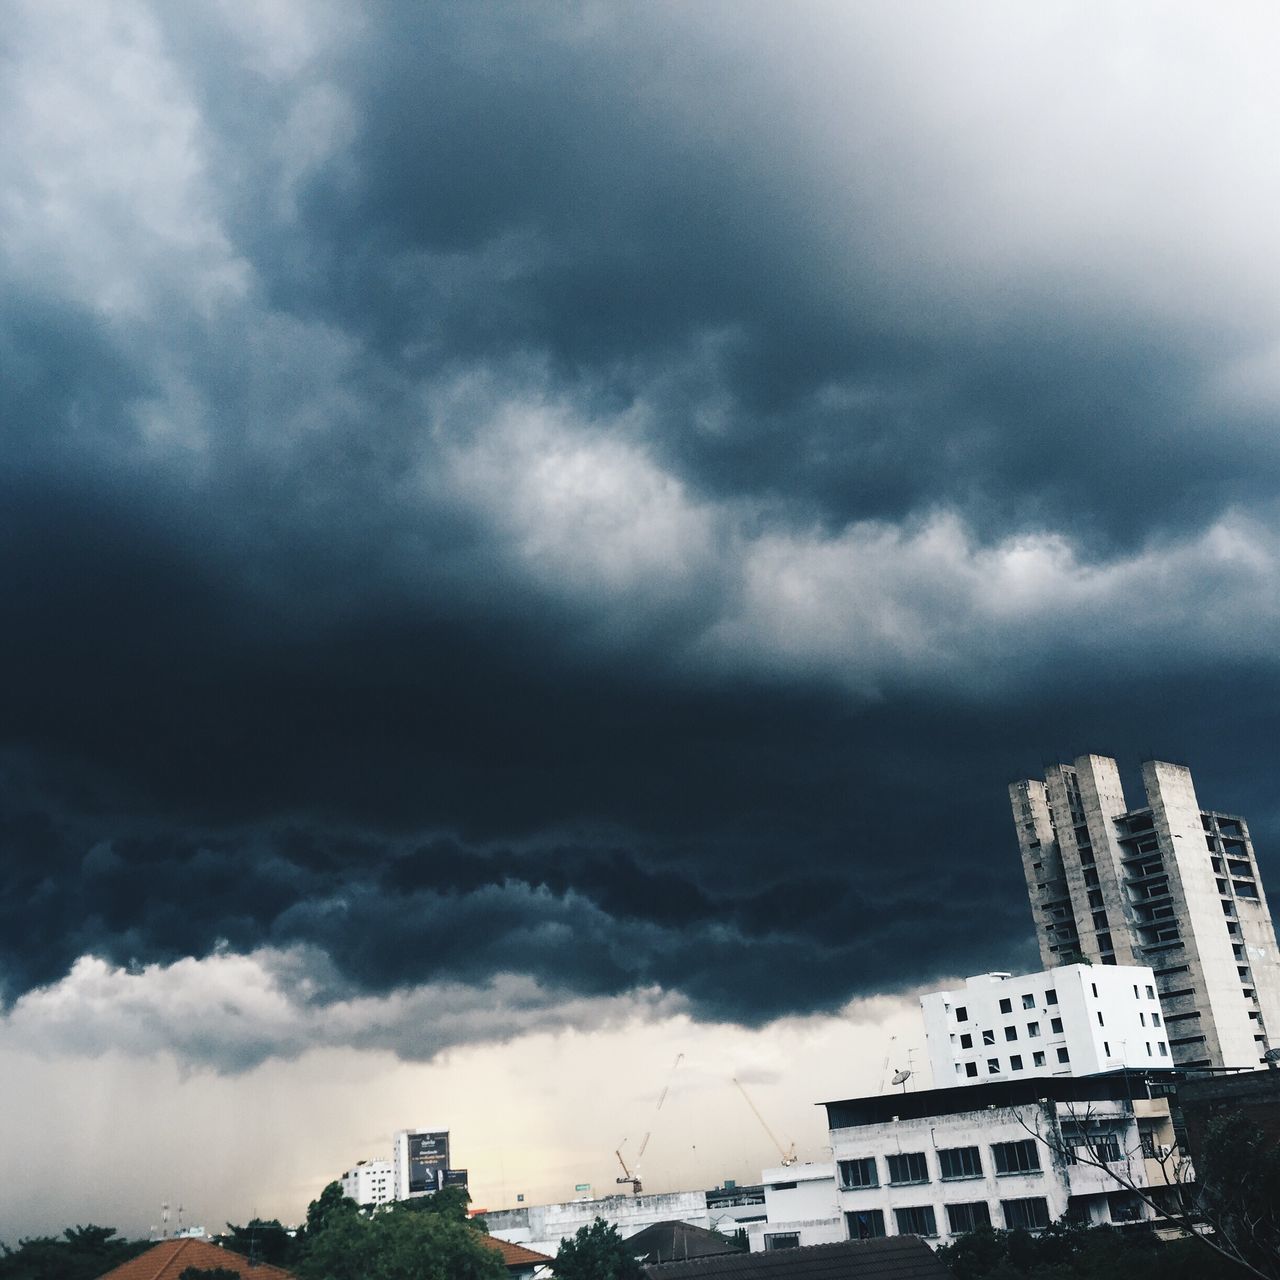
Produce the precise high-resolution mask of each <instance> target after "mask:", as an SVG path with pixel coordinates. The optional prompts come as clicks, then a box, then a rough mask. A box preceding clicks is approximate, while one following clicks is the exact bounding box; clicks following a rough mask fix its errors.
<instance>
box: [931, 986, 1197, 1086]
mask: <svg viewBox="0 0 1280 1280" xmlns="http://www.w3.org/2000/svg"><path fill="white" fill-rule="evenodd" d="M920 1009H921V1012H922V1013H923V1015H924V1028H925V1045H926V1048H927V1051H928V1054H929V1065H930V1067H931V1068H932V1070H933V1083H934V1085H935V1086H936V1087H938V1088H946V1087H947V1086H949V1085H953V1084H976V1083H978V1082H979V1081H991V1080H1011V1079H1016V1078H1018V1077H1019V1076H1033V1075H1037V1076H1038V1075H1077V1076H1081V1075H1092V1074H1094V1073H1096V1072H1100V1071H1114V1070H1116V1069H1117V1068H1120V1067H1132V1068H1136V1069H1139V1070H1146V1069H1148V1068H1155V1067H1170V1066H1172V1065H1173V1059H1172V1057H1171V1056H1170V1049H1169V1039H1168V1032H1167V1031H1166V1030H1165V1027H1164V1020H1163V1017H1162V1015H1161V1009H1160V999H1159V993H1158V991H1157V990H1156V979H1155V974H1154V973H1153V972H1152V971H1151V969H1149V968H1147V967H1145V966H1142V965H1087V964H1070V965H1063V966H1062V967H1061V968H1056V969H1049V970H1045V971H1044V972H1041V973H1030V974H1023V975H1021V976H1019V977H1013V976H1012V975H1011V974H1008V973H982V974H978V975H977V976H976V977H972V978H968V979H966V980H965V984H964V986H963V987H962V988H958V989H956V990H953V991H931V992H929V993H928V994H927V995H924V996H922V997H921V998H920Z"/></svg>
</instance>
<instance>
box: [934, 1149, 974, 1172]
mask: <svg viewBox="0 0 1280 1280" xmlns="http://www.w3.org/2000/svg"><path fill="white" fill-rule="evenodd" d="M938 1169H939V1170H940V1172H941V1174H942V1177H943V1179H944V1180H946V1179H949V1178H980V1177H982V1155H981V1153H980V1152H979V1151H978V1148H977V1147H943V1148H942V1149H941V1150H940V1151H939V1152H938Z"/></svg>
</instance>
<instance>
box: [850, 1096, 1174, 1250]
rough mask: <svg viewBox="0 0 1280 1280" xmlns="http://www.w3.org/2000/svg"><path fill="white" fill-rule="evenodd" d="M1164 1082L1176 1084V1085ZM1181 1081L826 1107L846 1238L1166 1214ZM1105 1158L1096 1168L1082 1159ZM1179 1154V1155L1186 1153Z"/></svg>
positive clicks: (936, 1238)
mask: <svg viewBox="0 0 1280 1280" xmlns="http://www.w3.org/2000/svg"><path fill="white" fill-rule="evenodd" d="M1162 1074H1163V1076H1164V1078H1162ZM1167 1074H1168V1073H1160V1072H1143V1073H1137V1072H1131V1071H1130V1072H1117V1073H1114V1074H1111V1075H1099V1076H1089V1077H1083V1078H1077V1077H1042V1078H1040V1079H1029V1080H1009V1081H1003V1082H1000V1083H993V1084H978V1085H969V1086H960V1087H954V1088H948V1089H929V1090H923V1091H921V1092H918V1093H907V1094H888V1095H882V1096H880V1097H874V1098H854V1099H849V1100H846V1101H843V1102H828V1103H826V1104H825V1105H826V1108H827V1117H828V1124H829V1125H830V1128H831V1146H832V1149H833V1151H834V1154H835V1163H836V1172H837V1195H838V1203H839V1210H840V1214H841V1216H842V1218H843V1227H844V1232H845V1235H847V1236H848V1237H849V1238H855V1239H856V1238H864V1239H866V1238H872V1237H876V1236H883V1235H917V1236H922V1237H924V1238H925V1239H926V1240H928V1241H930V1242H931V1243H935V1244H946V1243H949V1242H950V1241H951V1240H953V1239H954V1238H955V1237H956V1236H959V1235H962V1234H964V1233H965V1232H968V1231H972V1230H974V1229H975V1228H977V1227H982V1226H987V1225H990V1226H993V1227H1003V1228H1016V1227H1023V1228H1026V1229H1028V1230H1032V1231H1034V1230H1038V1229H1039V1228H1041V1227H1044V1226H1047V1225H1048V1224H1049V1223H1050V1222H1054V1221H1057V1220H1059V1219H1062V1218H1066V1219H1068V1220H1071V1221H1075V1222H1080V1223H1089V1224H1093V1225H1101V1224H1104V1223H1117V1224H1126V1223H1134V1222H1140V1221H1143V1220H1147V1219H1150V1218H1152V1217H1154V1216H1155V1215H1154V1213H1153V1211H1152V1210H1151V1209H1150V1208H1149V1207H1148V1206H1147V1205H1145V1204H1144V1203H1143V1201H1142V1200H1141V1199H1140V1198H1139V1197H1138V1196H1136V1195H1134V1194H1132V1192H1130V1191H1127V1190H1126V1189H1124V1188H1123V1187H1122V1186H1121V1185H1120V1184H1119V1183H1118V1182H1116V1181H1115V1179H1114V1178H1112V1177H1111V1176H1110V1175H1109V1173H1108V1172H1107V1169H1112V1168H1114V1169H1115V1170H1116V1171H1118V1172H1121V1173H1122V1174H1123V1175H1125V1176H1126V1177H1128V1178H1130V1179H1131V1180H1132V1181H1133V1183H1134V1184H1135V1185H1136V1186H1139V1187H1142V1188H1151V1189H1152V1191H1153V1194H1154V1196H1155V1197H1156V1198H1157V1199H1159V1198H1162V1197H1165V1196H1169V1197H1170V1198H1172V1195H1173V1194H1174V1193H1173V1191H1172V1189H1171V1188H1170V1187H1169V1180H1170V1179H1169V1177H1167V1176H1166V1174H1165V1169H1166V1168H1171V1164H1170V1163H1162V1162H1161V1155H1162V1153H1165V1154H1166V1160H1167V1159H1168V1155H1167V1153H1169V1152H1171V1150H1172V1148H1173V1143H1174V1135H1173V1125H1172V1122H1171V1120H1170V1115H1169V1103H1168V1097H1167V1093H1168V1092H1172V1087H1173V1086H1172V1084H1171V1082H1169V1080H1168V1078H1167ZM1082 1150H1083V1151H1084V1152H1086V1153H1092V1154H1094V1155H1096V1156H1097V1157H1098V1158H1099V1159H1101V1160H1102V1161H1103V1162H1104V1164H1105V1166H1106V1167H1105V1168H1096V1167H1094V1166H1093V1165H1091V1164H1088V1163H1084V1162H1083V1161H1082V1160H1080V1159H1078V1158H1077V1153H1079V1152H1080V1151H1082ZM1174 1156H1175V1157H1176V1153H1174Z"/></svg>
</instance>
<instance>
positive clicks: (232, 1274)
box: [178, 1267, 240, 1280]
mask: <svg viewBox="0 0 1280 1280" xmlns="http://www.w3.org/2000/svg"><path fill="white" fill-rule="evenodd" d="M178 1280H240V1273H239V1272H238V1271H228V1270H227V1268H226V1267H186V1268H185V1269H184V1270H183V1271H182V1272H180V1273H179V1275H178Z"/></svg>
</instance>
